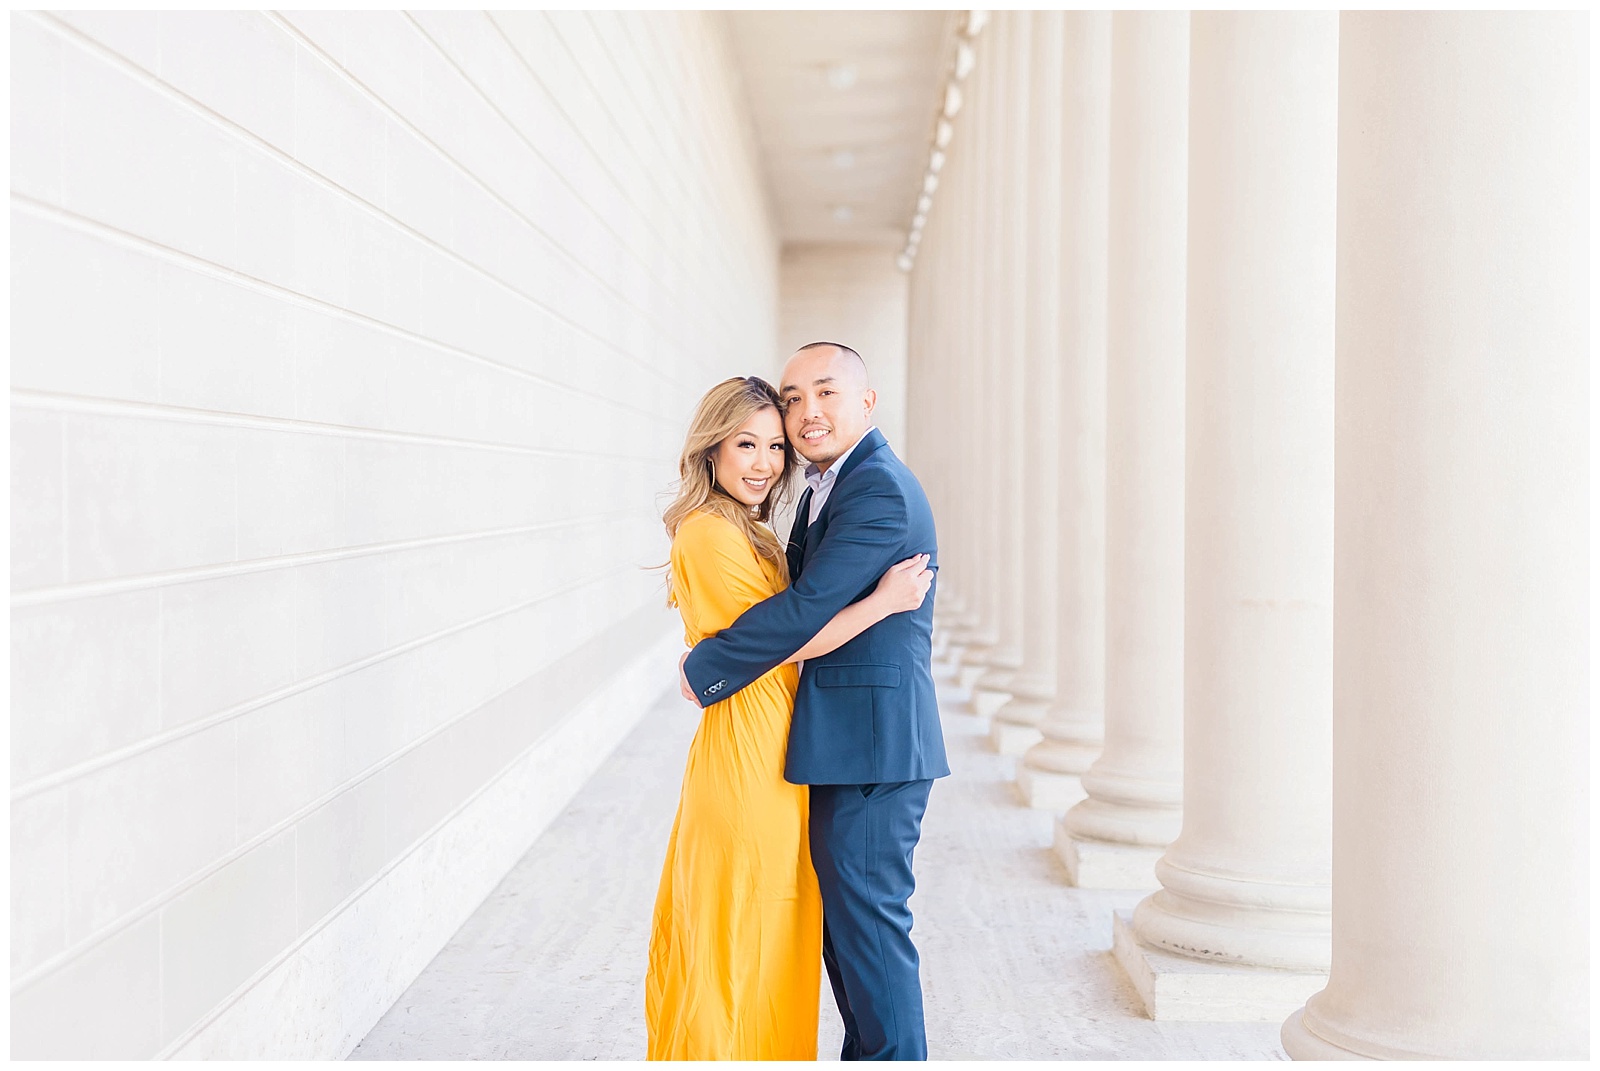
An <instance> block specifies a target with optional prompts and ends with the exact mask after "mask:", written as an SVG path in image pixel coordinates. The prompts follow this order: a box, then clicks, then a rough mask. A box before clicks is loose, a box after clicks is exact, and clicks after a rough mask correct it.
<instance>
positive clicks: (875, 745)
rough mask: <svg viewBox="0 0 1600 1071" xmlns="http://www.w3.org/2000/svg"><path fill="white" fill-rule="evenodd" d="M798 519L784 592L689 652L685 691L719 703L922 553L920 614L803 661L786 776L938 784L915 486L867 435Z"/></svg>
mask: <svg viewBox="0 0 1600 1071" xmlns="http://www.w3.org/2000/svg"><path fill="white" fill-rule="evenodd" d="M805 520H806V519H805V517H804V516H797V517H796V518H795V530H794V535H793V536H792V537H791V542H790V548H789V549H790V573H791V581H792V582H791V584H790V586H789V588H788V589H787V590H785V591H781V592H779V593H778V594H776V595H774V596H772V597H771V598H770V599H767V600H765V601H763V602H759V603H757V604H756V605H755V606H752V607H751V608H750V609H748V610H746V611H745V612H744V613H743V614H741V615H740V616H739V619H738V620H737V621H735V622H734V623H733V624H732V625H730V626H729V627H728V628H726V629H723V630H722V631H721V632H719V633H718V634H717V635H715V636H708V637H707V638H705V639H703V640H701V641H700V642H699V643H698V644H696V645H695V648H694V650H693V651H692V652H690V654H689V659H688V661H686V662H685V663H684V666H683V669H684V675H685V676H686V677H688V679H689V684H690V686H691V687H692V688H694V690H695V694H696V695H698V696H699V697H700V701H701V702H702V703H703V704H706V705H710V704H711V703H715V702H718V701H720V700H723V699H726V698H727V697H728V696H730V695H733V694H734V693H735V692H738V691H739V690H740V689H742V688H744V687H746V686H747V685H749V684H750V683H751V682H752V681H754V680H756V679H757V678H758V677H760V676H761V675H762V674H764V673H766V672H767V671H769V670H770V669H772V667H774V666H776V665H779V664H780V663H782V662H783V661H784V660H785V659H786V658H788V657H789V656H790V655H792V654H794V652H796V651H798V650H799V649H800V648H801V647H803V646H805V644H806V642H807V641H809V640H810V639H811V638H812V637H813V636H815V635H816V634H817V633H818V632H819V631H821V629H822V626H824V625H826V624H827V623H828V621H829V620H831V619H832V618H833V615H834V614H836V613H838V612H839V611H840V610H842V609H844V608H845V607H846V606H848V605H850V604H851V603H853V602H856V601H858V600H860V599H863V598H865V597H866V596H868V595H870V594H871V593H872V589H873V587H875V586H876V585H877V583H878V579H879V578H880V577H881V576H882V575H883V574H884V571H885V570H887V569H888V568H889V567H890V566H891V565H893V564H895V563H896V562H898V561H903V560H904V559H906V558H909V557H911V556H912V555H913V554H928V555H931V557H930V558H929V562H928V567H929V568H930V569H933V570H935V579H934V587H932V588H930V589H929V590H928V597H927V598H926V599H924V600H923V602H922V606H921V607H920V608H919V609H916V610H913V611H910V612H909V613H901V614H893V615H891V616H889V617H887V618H885V619H884V620H882V621H880V622H878V623H877V624H876V625H873V626H872V627H871V628H869V629H867V630H866V631H865V632H863V633H861V635H859V636H857V637H856V638H855V639H853V640H851V641H850V642H849V643H846V644H845V645H844V646H842V647H840V648H838V649H837V650H835V651H833V652H832V653H830V654H826V655H823V656H821V657H820V658H808V659H806V662H805V666H804V668H803V669H802V671H801V674H800V688H799V691H798V692H797V693H796V695H795V703H794V720H793V721H792V723H791V724H790V728H789V750H788V758H787V761H786V764H785V767H784V778H785V779H786V780H788V781H790V782H792V783H794V784H801V785H806V784H809V785H857V784H878V783H881V782H885V781H918V780H923V779H926V778H934V777H943V776H945V775H946V774H948V773H949V772H950V766H949V764H948V763H947V762H946V760H945V752H944V734H943V732H942V731H941V730H940V727H939V708H938V704H937V703H936V702H935V701H934V690H933V674H932V671H931V669H930V665H929V663H930V661H931V659H932V654H933V600H934V595H935V593H936V590H937V587H938V575H937V570H938V562H939V552H938V545H937V541H936V539H935V536H934V530H933V510H932V509H931V508H930V507H929V505H928V499H927V496H926V495H924V494H923V492H922V485H921V484H920V483H918V482H917V478H916V477H915V476H913V475H912V474H911V470H910V469H908V468H907V467H906V466H905V463H904V462H903V461H901V460H900V459H899V458H898V457H896V456H895V455H894V451H893V450H890V449H889V446H888V444H887V443H886V442H884V439H883V435H882V434H881V433H879V432H878V431H877V429H872V430H871V431H868V432H867V434H866V436H865V437H864V438H863V439H862V440H861V442H860V444H858V445H857V447H856V448H855V449H854V450H853V451H851V453H850V456H849V457H847V458H846V459H845V460H844V462H843V463H842V465H841V467H840V469H839V474H838V476H837V477H836V478H835V481H834V486H833V491H832V493H831V494H830V495H829V496H828V501H827V503H826V504H825V505H824V506H823V508H822V512H821V513H820V514H819V515H818V516H817V519H816V522H815V523H813V524H811V525H809V526H807V525H806V523H805Z"/></svg>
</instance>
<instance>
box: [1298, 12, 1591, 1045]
mask: <svg viewBox="0 0 1600 1071" xmlns="http://www.w3.org/2000/svg"><path fill="white" fill-rule="evenodd" d="M1340 35H1341V41H1340V69H1339V115H1340V124H1339V283H1338V294H1339V305H1338V340H1339V341H1338V358H1337V359H1338V391H1337V398H1336V409H1335V411H1336V413H1337V423H1336V425H1335V456H1336V461H1337V464H1336V471H1337V473H1338V480H1337V484H1336V498H1335V507H1336V513H1337V526H1336V528H1335V537H1334V538H1335V548H1336V549H1335V558H1334V562H1335V566H1334V575H1335V577H1336V578H1337V586H1336V588H1335V597H1334V618H1333V695H1334V752H1333V761H1334V768H1333V775H1334V782H1333V783H1334V805H1333V806H1334V810H1333V819H1334V821H1333V828H1334V845H1333V862H1334V881H1335V887H1336V888H1337V889H1338V896H1337V897H1336V898H1335V901H1334V917H1333V921H1334V927H1333V934H1334V937H1333V968H1332V973H1331V975H1330V977H1329V979H1328V984H1327V988H1326V989H1324V990H1323V991H1322V992H1320V993H1318V994H1316V995H1315V996H1313V997H1312V998H1311V999H1310V1001H1309V1002H1308V1003H1307V1005H1306V1007H1305V1009H1304V1011H1303V1013H1296V1014H1295V1015H1294V1016H1293V1017H1291V1018H1290V1020H1289V1022H1288V1023H1287V1024H1285V1026H1284V1030H1283V1042H1284V1047H1285V1048H1286V1049H1287V1050H1288V1051H1289V1054H1290V1055H1291V1056H1294V1057H1296V1058H1302V1059H1331V1058H1340V1057H1343V1058H1349V1057H1353V1056H1363V1057H1370V1058H1375V1059H1400V1060H1418V1059H1446V1060H1582V1059H1584V1058H1586V1057H1587V1056H1588V1055H1589V1016H1590V1009H1589V959H1588V948H1589V940H1588V930H1589V859H1588V843H1589V828H1588V812H1589V794H1588V779H1589V769H1588V756H1589V733H1590V728H1589V677H1588V670H1589V655H1590V647H1589V644H1590V631H1589V619H1588V616H1589V615H1588V592H1589V581H1590V575H1589V569H1590V565H1589V546H1588V540H1589V534H1590V533H1589V497H1588V492H1589V480H1590V472H1589V450H1590V445H1589V442H1590V440H1589V436H1590V434H1592V433H1591V431H1590V424H1589V392H1590V389H1591V388H1590V380H1589V377H1590V375H1591V374H1592V369H1591V366H1590V364H1589V361H1590V349H1589V346H1590V335H1589V316H1590V309H1589V286H1590V280H1589V271H1588V257H1589V229H1588V217H1589V178H1590V175H1589V152H1590V145H1589V115H1588V107H1589V92H1590V91H1589V70H1588V25H1587V21H1586V18H1585V16H1584V15H1582V14H1579V13H1539V14H1532V13H1514V14H1513V13H1502V12H1493V13H1491V12H1473V13H1468V14H1458V13H1443V12H1439V13H1433V12H1429V13H1400V12H1392V13H1391V12H1384V13H1361V14H1355V13H1351V14H1346V15H1344V16H1343V17H1342V21H1341V29H1340Z"/></svg>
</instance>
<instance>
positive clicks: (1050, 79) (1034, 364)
mask: <svg viewBox="0 0 1600 1071" xmlns="http://www.w3.org/2000/svg"><path fill="white" fill-rule="evenodd" d="M1062 19H1063V16H1062V13H1061V12H1059V11H1038V12H1034V13H1033V15H1032V27H1031V35H1030V37H1031V40H1030V48H1029V53H1030V54H1029V63H1028V72H1029V75H1028V97H1029V99H1030V108H1029V115H1028V131H1027V138H1026V141H1027V151H1026V160H1025V162H1024V164H1023V166H1021V167H1019V168H1018V171H1019V173H1020V174H1022V175H1023V176H1024V178H1025V179H1026V190H1025V191H1024V192H1023V194H1022V195H1020V196H1019V197H1018V201H1019V202H1025V203H1026V205H1027V213H1026V216H1025V220H1024V222H1025V227H1024V232H1023V236H1022V241H1023V244H1024V249H1025V253H1026V267H1025V270H1024V271H1023V273H1022V276H1023V285H1022V286H1021V287H1019V288H1018V294H1019V296H1020V297H1021V299H1022V302H1023V310H1022V312H1023V320H1022V327H1023V331H1022V350H1023V357H1024V364H1023V376H1022V382H1023V385H1024V386H1025V389H1023V390H1021V391H1020V392H1019V393H1020V397H1019V399H1018V406H1019V410H1018V411H1019V413H1020V416H1021V419H1020V422H1019V424H1020V427H1021V428H1022V432H1023V442H1022V445H1021V449H1020V450H1019V452H1018V457H1019V458H1020V460H1021V465H1020V466H1019V471H1020V472H1021V473H1022V475H1023V484H1022V489H1021V490H1020V491H1019V492H1018V494H1017V497H1016V499H1015V501H1014V508H1015V509H1016V511H1017V512H1018V514H1019V516H1020V518H1021V520H1022V531H1023V539H1022V541H1021V547H1020V561H1021V564H1022V569H1023V577H1024V578H1025V581H1026V582H1025V583H1024V584H1023V587H1022V607H1023V629H1022V665H1021V666H1020V667H1019V668H1018V669H1017V670H1016V672H1015V673H1013V674H1012V675H1011V677H1010V679H1009V681H1008V682H1007V685H1006V688H1005V691H1006V692H1008V693H1010V695H1009V696H1008V698H1007V700H1006V702H1005V704H1004V705H1003V706H1001V707H999V709H998V711H997V712H996V713H997V716H998V718H999V719H1000V721H1001V722H1002V723H1005V724H1014V725H1019V726H1034V725H1037V724H1038V723H1039V721H1040V720H1041V719H1042V718H1043V717H1044V714H1045V711H1046V710H1048V709H1049V706H1050V700H1051V698H1052V697H1053V696H1054V694H1055V683H1056V681H1055V661H1056V647H1057V640H1056V597H1057V577H1058V575H1059V569H1058V563H1057V547H1056V540H1055V529H1056V515H1057V508H1058V507H1057V502H1058V499H1059V494H1058V490H1059V488H1058V484H1059V479H1058V473H1059V471H1060V463H1059V458H1058V457H1057V450H1058V446H1057V439H1058V437H1059V436H1060V434H1061V422H1060V410H1059V409H1058V407H1057V406H1058V403H1057V396H1058V394H1059V390H1060V386H1059V385H1060V363H1061V345H1060V338H1061V334H1060V331H1059V329H1058V317H1059V295H1060V293H1061V238H1060V233H1061V135H1062V128H1061V122H1062V119H1061V115H1062V112H1061V105H1062V101H1061V92H1062V90H1061V79H1062V58H1063V56H1062V47H1063V45H1062V32H1063V21H1062ZM982 683H983V682H982V681H980V682H979V684H980V686H981V685H982ZM979 698H980V699H982V698H983V697H982V695H981V693H980V696H979Z"/></svg>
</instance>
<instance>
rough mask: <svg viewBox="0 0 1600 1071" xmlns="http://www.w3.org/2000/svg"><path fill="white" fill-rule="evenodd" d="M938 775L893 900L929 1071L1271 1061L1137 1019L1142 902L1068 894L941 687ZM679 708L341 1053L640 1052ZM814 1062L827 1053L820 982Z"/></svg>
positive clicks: (647, 724) (1203, 1029) (1196, 1033)
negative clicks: (1114, 916)
mask: <svg viewBox="0 0 1600 1071" xmlns="http://www.w3.org/2000/svg"><path fill="white" fill-rule="evenodd" d="M941 699H942V701H943V702H944V706H945V709H946V711H947V713H946V716H945V719H944V722H945V733H946V742H947V745H948V748H949V752H950V765H951V768H952V770H953V773H952V775H951V776H950V777H948V778H945V779H943V780H941V781H940V782H939V783H938V784H937V785H936V786H935V787H934V791H933V796H932V799H931V801H930V802H929V805H928V813H927V817H926V819H925V821H924V823H923V837H922V843H921V846H920V847H919V848H918V852H917V860H916V869H917V877H918V886H919V887H918V890H917V893H916V895H915V896H914V897H913V899H912V901H911V907H912V911H913V913H914V915H915V917H916V924H915V930H914V935H915V937H916V941H917V945H918V947H919V949H920V950H921V952H922V958H923V963H922V977H923V987H924V992H925V1001H926V1013H927V1022H928V1048H929V1054H930V1057H931V1058H933V1059H996V1060H999V1059H1019V1060H1027V1059H1034V1060H1037V1059H1049V1058H1056V1059H1105V1060H1115V1059H1173V1058H1180V1059H1181V1058H1188V1059H1283V1058H1284V1053H1283V1050H1282V1048H1281V1047H1280V1045H1279V1043H1278V1028H1279V1024H1278V1023H1277V1022H1269V1023H1183V1022H1159V1023H1158V1022H1153V1021H1151V1020H1149V1019H1146V1018H1144V1016H1143V1014H1142V1013H1141V1011H1140V1010H1139V1005H1138V998H1137V997H1136V996H1135V994H1134V991H1133V989H1132V987H1131V986H1130V985H1129V984H1128V982H1127V980H1126V979H1125V978H1124V977H1123V975H1122V973H1121V971H1120V969H1119V968H1118V967H1117V965H1116V963H1115V962H1114V961H1113V959H1112V957H1111V952H1110V947H1111V912H1112V911H1113V910H1117V909H1129V908H1132V907H1133V905H1134V904H1135V903H1137V902H1138V900H1139V898H1140V896H1141V895H1143V894H1141V893H1135V892H1112V891H1103V890H1089V889H1075V888H1072V887H1070V886H1068V885H1067V884H1066V883H1065V881H1064V880H1063V875H1062V872H1061V870H1060V863H1059V862H1057V860H1056V857H1055V855H1054V854H1053V853H1052V852H1051V850H1050V835H1051V816H1050V815H1049V814H1048V813H1046V812H1042V811H1031V810H1027V809H1025V808H1023V807H1021V806H1020V805H1019V804H1018V803H1017V802H1016V798H1015V791H1016V790H1015V787H1014V785H1013V784H1012V767H1013V765H1014V763H1015V762H1016V760H1015V759H1014V758H1005V757H1002V756H1000V755H997V754H995V752H994V751H993V750H992V749H991V748H990V746H989V744H988V742H987V739H986V737H985V736H984V735H983V734H982V732H981V731H980V727H979V723H978V721H977V719H976V718H973V717H971V716H969V715H965V714H961V713H955V712H954V711H955V710H956V709H957V704H956V703H955V701H954V698H953V696H952V695H951V694H950V693H948V692H945V693H942V694H941ZM694 729H695V717H694V711H693V710H691V709H690V708H689V707H688V704H686V703H685V702H684V701H683V700H682V699H681V698H679V697H678V695H677V694H676V692H675V691H674V692H671V693H668V694H667V695H665V696H663V698H662V699H661V700H660V701H658V702H657V703H656V704H655V705H654V707H653V708H652V709H651V710H650V711H648V712H647V713H646V715H645V717H644V719H643V720H642V721H641V723H640V725H639V727H638V728H637V729H636V730H634V732H633V733H632V734H631V735H630V736H629V737H628V738H627V739H626V740H625V741H624V742H623V743H622V745H621V746H620V747H619V748H618V749H617V751H616V752H615V753H614V754H613V755H612V756H611V757H610V758H609V759H608V760H607V761H606V763H605V764H604V765H603V766H602V767H601V769H600V770H599V772H598V773H597V774H596V775H595V776H594V778H593V779H591V780H590V781H589V783H588V784H586V785H585V786H584V787H583V789H582V790H580V791H579V793H578V795H577V796H576V797H575V798H574V799H573V800H572V802H571V804H569V805H568V807H567V809H566V810H565V811H564V812H563V813H562V814H561V815H560V817H559V818H557V819H556V821H555V822H554V823H552V825H551V826H550V828H549V829H548V830H546V831H545V833H544V835H543V836H542V837H540V838H539V840H538V841H537V842H536V843H535V844H534V846H533V847H532V848H531V849H530V850H529V851H528V853H527V855H525V856H524V857H523V858H522V860H521V861H520V862H519V863H518V864H517V866H516V867H515V868H514V869H513V870H512V871H511V873H510V874H509V875H508V876H507V877H506V879H505V880H504V881H503V882H501V884H500V886H499V887H498V888H496V889H495V891H494V892H493V893H492V894H490V896H489V897H488V899H486V900H485V901H484V903H483V905H482V906H481V907H480V908H479V909H478V910H477V912H475V913H474V914H473V916H472V918H471V919H470V920H469V921H468V922H467V924H466V925H465V926H463V927H462V928H461V930H460V932H458V933H457V934H456V935H455V937H454V938H452V939H451V941H450V943H449V945H447V946H446V947H445V949H444V950H443V951H442V952H440V954H439V955H438V956H437V957H436V958H435V959H434V961H433V962H432V963H430V964H429V965H428V967H427V969H425V970H424V971H423V972H422V974H421V976H419V977H418V978H417V980H416V981H415V982H414V983H413V984H412V986H411V987H410V988H409V989H408V990H406V992H405V994H404V995H403V996H402V997H401V998H400V1000H399V1001H397V1002H396V1003H395V1005H394V1007H393V1008H391V1009H390V1010H389V1012H388V1013H387V1014H386V1015H385V1016H384V1017H383V1019H382V1020H381V1021H379V1023H378V1024H377V1026H375V1027H374V1028H373V1030H372V1032H371V1033H370V1034H368V1035H367V1037H366V1038H365V1039H364V1040H363V1041H362V1042H361V1043H360V1044H359V1045H358V1046H357V1047H356V1049H355V1051H354V1052H353V1053H352V1054H351V1058H352V1059H407V1060H414V1059H527V1060H549V1059H580V1060H581V1059H601V1060H607V1059H643V1058H644V1054H645V1031H644V1021H643V1008H644V981H643V980H644V972H645V946H646V942H647V939H648V936H649V927H650V911H651V907H652V904H653V902H654V898H655V891H656V882H657V879H658V878H659V877H660V869H661V861H662V858H663V856H664V853H665V850H666V843H667V835H668V832H669V830H670V828H671V825H672V816H673V811H674V809H675V807H676V804H677V795H678V787H679V782H680V780H681V778H682V774H683V762H684V756H685V754H686V752H687V750H688V747H689V741H690V739H691V738H692V737H693V735H694ZM824 990H825V992H824V997H823V1003H822V1016H821V1028H820V1032H819V1041H818V1053H819V1056H820V1057H821V1058H822V1059H825V1060H834V1059H837V1058H838V1051H839V1036H840V1032H839V1026H838V1016H837V1013H836V1012H835V1010H834V1007H833V999H832V996H831V995H830V994H827V993H826V981H824Z"/></svg>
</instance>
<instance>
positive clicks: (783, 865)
mask: <svg viewBox="0 0 1600 1071" xmlns="http://www.w3.org/2000/svg"><path fill="white" fill-rule="evenodd" d="M784 587H785V580H784V572H783V569H782V567H781V566H780V565H779V564H778V563H776V562H771V561H767V560H766V559H763V558H762V557H760V556H759V555H758V554H757V553H756V551H755V548H754V547H752V546H751V545H750V541H749V540H748V539H747V538H746V537H745V535H744V533H742V532H740V531H739V529H738V528H736V527H735V526H734V525H733V524H732V523H731V522H729V521H727V520H725V519H724V518H722V517H718V516H716V515H715V514H711V513H705V512H701V513H696V514H694V515H693V516H691V517H689V518H688V519H687V520H685V521H684V522H683V524H682V525H681V526H680V527H679V529H678V534H677V537H676V538H674V539H673V541H672V593H673V597H674V600H675V601H676V602H677V604H678V612H679V613H680V614H682V616H683V624H684V629H685V640H686V642H687V643H688V644H689V645H690V646H691V647H692V646H694V644H696V643H698V642H699V641H700V640H701V639H704V638H705V637H706V636H711V635H714V634H716V633H717V632H720V631H721V630H722V629H724V628H727V627H728V626H729V625H730V624H732V623H733V621H734V619H735V618H737V617H738V616H739V615H740V614H741V613H743V612H744V611H745V610H747V609H749V608H750V607H751V606H753V605H755V604H756V603H758V602H760V601H761V600H763V599H765V598H768V597H769V596H772V595H775V594H777V593H778V592H779V591H782V590H783V588H784ZM798 682H799V673H798V671H797V668H796V667H795V665H794V664H792V663H790V664H787V665H782V666H779V667H778V668H776V669H774V670H772V671H771V672H770V673H768V674H766V676H764V677H761V678H760V679H759V680H757V681H756V682H755V683H753V684H751V685H750V686H749V687H748V688H745V689H744V690H743V691H741V692H738V693H737V694H735V695H733V696H732V697H730V698H728V699H725V700H723V701H722V702H720V703H715V704H713V705H712V706H709V707H707V708H706V709H705V710H704V711H703V712H702V713H701V716H700V728H699V731H697V732H696V733H695V737H694V742H693V743H692V744H690V745H689V761H688V764H687V766H686V768H685V769H684V772H683V791H682V793H681V795H680V796H679V798H678V815H677V818H676V819H674V821H673V823H672V837H671V839H670V840H669V841H668V842H667V861H666V865H665V866H664V867H663V868H662V871H661V887H660V890H659V891H658V892H657V893H656V906H655V916H654V919H653V922H652V924H651V931H650V969H649V973H648V975H647V977H646V979H645V1019H646V1022H647V1024H648V1027H649V1034H650V1046H649V1057H650V1059H652V1060H815V1059H816V1058H817V998H818V993H819V991H820V988H821V981H822V979H821V969H822V899H821V895H820V894H819V893H818V892H817V876H816V872H815V871H814V870H812V868H811V850H810V847H809V845H808V843H807V840H806V819H807V814H808V810H809V799H810V797H809V795H808V791H807V789H806V788H805V787H803V786H800V785H791V784H789V783H788V782H787V781H785V780H784V779H783V760H784V753H785V751H786V750H787V748H788V740H789V718H790V715H791V714H792V713H793V712H794V693H795V687H796V685H797V684H798Z"/></svg>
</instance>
